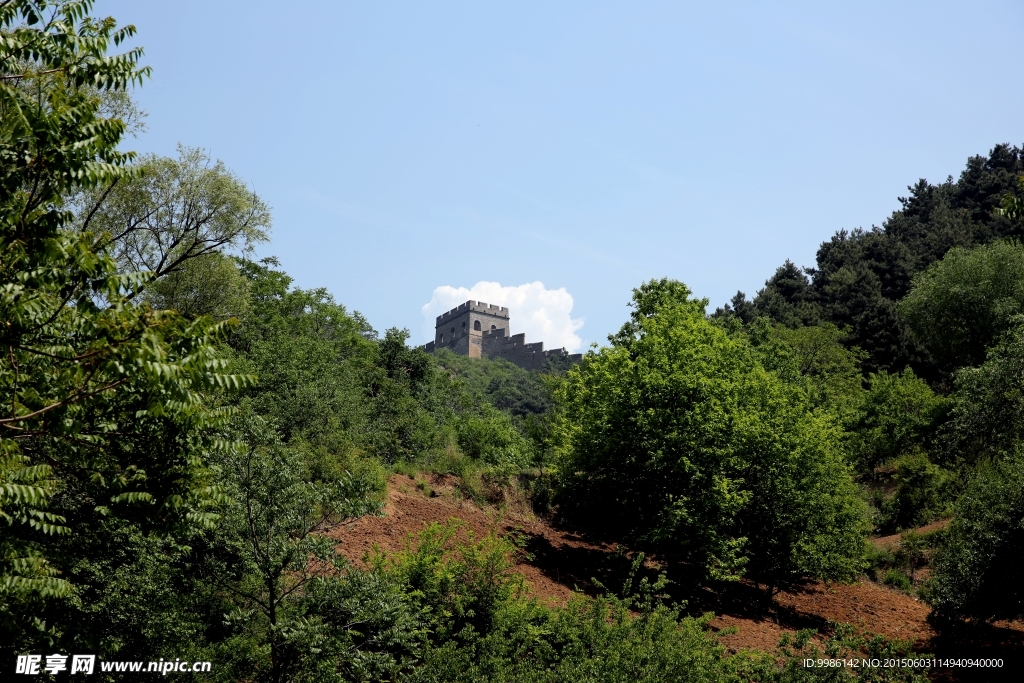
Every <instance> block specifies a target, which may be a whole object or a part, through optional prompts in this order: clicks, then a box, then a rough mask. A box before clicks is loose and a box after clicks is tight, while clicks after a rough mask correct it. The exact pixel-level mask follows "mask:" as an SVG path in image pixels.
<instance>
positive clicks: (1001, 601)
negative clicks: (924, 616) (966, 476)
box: [929, 448, 1024, 620]
mask: <svg viewBox="0 0 1024 683" xmlns="http://www.w3.org/2000/svg"><path fill="white" fill-rule="evenodd" d="M1022 553H1024V452H1022V451H1021V449H1019V448H1018V449H1017V450H1016V451H1015V452H1014V453H1013V454H1011V455H1009V456H1007V457H1006V458H1004V459H1001V460H996V461H990V462H986V463H983V464H982V465H981V466H980V467H979V468H978V469H977V471H976V472H975V473H974V476H973V477H972V478H971V480H970V482H969V483H968V484H967V487H966V490H965V491H964V493H963V495H962V496H961V497H960V499H959V500H958V501H957V503H956V507H955V509H954V512H953V521H952V522H951V523H950V526H949V530H948V532H947V534H946V538H945V542H944V543H943V545H942V547H941V548H940V550H939V554H938V556H937V557H936V559H935V565H934V571H935V578H934V581H933V583H932V586H931V591H930V596H929V598H930V602H931V604H932V608H933V609H934V611H935V613H936V614H937V615H938V616H939V617H940V618H945V619H954V618H957V617H969V618H974V619H983V620H992V619H1017V618H1020V617H1021V616H1022V615H1024V594H1022V589H1024V588H1022V587H1024V571H1022V568H1021V563H1020V557H1021V554H1022Z"/></svg>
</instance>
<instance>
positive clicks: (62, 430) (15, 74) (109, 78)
mask: <svg viewBox="0 0 1024 683" xmlns="http://www.w3.org/2000/svg"><path fill="white" fill-rule="evenodd" d="M90 6H91V2H88V1H83V2H57V3H55V4H49V3H45V2H9V3H4V4H3V5H2V6H0V25H2V26H3V28H4V40H3V43H2V45H0V65H2V68H3V73H2V78H0V109H2V112H0V114H2V115H0V121H2V124H0V160H2V164H0V166H2V169H3V171H2V177H0V282H2V283H3V284H2V287H0V320H3V321H4V323H3V325H2V326H0V349H2V351H3V353H2V354H0V404H2V405H3V406H4V407H5V408H4V411H5V412H4V413H2V414H0V476H2V479H0V510H2V511H3V516H4V517H3V518H4V520H5V521H6V522H7V523H8V524H13V525H15V527H14V530H13V532H12V533H8V534H5V535H4V536H3V538H2V540H0V585H2V586H3V588H2V594H3V595H8V594H12V593H13V594H19V595H23V594H25V593H26V592H37V593H40V594H44V595H68V594H69V592H70V590H71V587H70V586H69V585H68V584H66V583H64V582H62V580H61V579H59V578H57V577H55V576H54V573H53V572H52V571H51V570H50V569H48V563H47V561H46V556H45V549H46V547H47V546H48V544H49V543H50V539H49V537H51V536H53V535H54V534H59V533H68V532H69V528H68V527H66V526H64V522H65V520H64V519H63V518H62V517H61V516H60V515H57V514H54V513H53V512H50V511H48V510H47V506H48V502H49V500H50V498H51V497H52V495H53V493H54V492H55V490H56V489H57V488H59V486H60V482H62V481H66V480H76V481H82V482H86V483H87V485H88V486H87V487H88V488H89V489H90V491H91V493H92V494H93V496H94V501H95V502H94V505H95V506H96V509H97V510H99V511H101V512H103V513H104V514H107V513H111V512H118V511H121V510H123V509H124V508H131V509H132V510H138V509H142V510H146V511H147V515H146V516H148V519H149V520H150V521H151V522H159V523H162V524H163V525H164V526H167V525H168V524H173V523H181V522H198V523H203V524H209V523H211V521H212V517H211V514H210V512H209V510H208V509H207V508H208V507H209V505H210V504H211V503H212V501H213V499H214V497H215V496H214V491H215V487H212V486H211V484H212V482H210V481H209V479H208V477H207V476H206V474H205V472H204V467H203V454H204V450H205V449H208V448H209V447H211V446H212V445H213V444H212V443H211V442H209V440H207V441H206V442H205V443H204V437H203V435H202V429H203V428H204V427H212V426H216V425H217V424H219V423H220V422H221V421H222V419H223V414H222V413H221V412H218V411H216V410H211V409H209V408H208V407H207V404H206V402H205V401H204V398H203V395H202V392H204V391H215V390H220V389H224V388H228V387H239V386H241V385H242V384H244V383H245V382H246V378H244V377H240V376H238V375H229V374H225V372H224V369H225V365H224V364H223V362H222V361H220V360H219V359H218V358H217V357H216V354H215V347H214V345H215V342H216V340H217V338H218V337H220V336H221V335H223V332H224V328H223V326H218V325H212V324H210V322H209V321H207V320H198V321H192V322H189V321H186V320H184V319H183V318H181V317H180V316H178V315H176V314H175V313H173V312H166V311H154V310H152V309H151V308H150V307H148V306H137V305H133V304H131V303H130V302H129V298H130V292H131V290H132V289H133V288H134V287H137V286H140V285H141V284H142V283H144V282H145V281H146V278H145V277H144V276H142V275H138V274H125V273H122V272H119V271H118V269H117V266H116V263H115V262H114V260H113V259H111V258H110V257H109V256H108V255H106V253H104V252H103V251H102V250H101V245H102V243H103V240H104V237H103V236H102V235H97V234H96V233H94V232H92V231H91V229H92V226H90V222H89V217H88V216H87V217H86V218H85V220H83V221H80V222H78V223H75V221H74V217H73V216H72V214H71V213H70V212H68V211H66V210H65V209H64V199H65V198H66V197H68V196H71V195H74V194H75V193H77V192H79V191H83V190H90V189H93V188H97V187H101V186H104V185H108V186H109V185H110V184H113V183H115V182H118V181H120V180H122V179H127V178H130V177H131V176H132V173H131V172H130V171H129V169H127V168H126V164H127V163H128V162H129V161H130V160H131V158H132V157H131V155H130V154H128V153H124V152H121V151H118V149H117V146H118V143H119V142H120V139H121V136H122V134H123V133H124V130H125V124H124V122H123V121H121V120H119V119H116V118H104V117H103V116H102V112H101V104H102V102H101V98H100V97H99V96H98V95H97V92H100V93H102V92H105V91H110V90H123V89H124V88H125V87H127V86H129V85H131V84H133V83H137V82H139V81H141V79H142V78H143V77H144V76H146V75H147V74H148V69H145V68H140V67H139V66H138V64H137V61H138V59H139V57H140V56H141V51H140V50H138V49H134V50H131V51H129V52H127V53H125V54H122V55H117V56H107V55H106V51H107V49H108V48H109V47H111V46H114V45H117V44H119V43H121V42H122V41H123V40H125V39H126V38H128V37H130V36H131V35H132V34H133V33H134V29H133V28H132V27H130V26H129V27H123V28H118V27H117V26H116V24H115V22H114V21H113V20H112V19H104V20H94V19H92V18H89V17H88V16H86V15H87V12H88V10H89V8H90ZM19 22H20V23H19ZM72 224H77V226H78V228H79V229H77V230H74V229H72Z"/></svg>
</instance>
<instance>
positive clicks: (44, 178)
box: [0, 0, 1024, 683]
mask: <svg viewBox="0 0 1024 683" xmlns="http://www.w3.org/2000/svg"><path fill="white" fill-rule="evenodd" d="M91 9H92V4H91V2H88V1H85V0H74V1H69V0H61V1H58V2H56V3H52V4H50V3H38V2H29V1H28V0H15V1H12V2H7V3H0V27H2V31H0V32H2V36H3V41H2V42H0V60H2V68H3V73H2V75H0V117H2V118H0V164H2V175H0V212H2V216H0V405H2V406H3V408H2V409H0V659H2V660H3V661H4V662H5V663H4V664H3V666H4V667H8V666H13V665H14V662H15V661H16V660H17V659H18V657H19V656H22V657H24V656H25V655H27V654H30V653H36V654H39V653H45V654H49V653H65V654H71V653H92V654H95V655H97V657H98V658H99V660H100V661H143V662H150V661H157V660H166V661H172V660H173V661H177V660H188V661H208V662H211V663H212V667H211V669H210V670H209V671H208V672H204V673H201V674H196V675H195V677H196V678H197V679H201V680H215V681H257V680H258V681H264V680H265V681H273V682H275V683H279V682H284V681H439V682H440V681H467V682H468V681H524V682H525V681H595V682H596V681H627V680H628V681H631V682H635V683H638V682H641V681H651V682H652V683H653V682H654V681H737V682H739V681H762V682H768V681H787V682H796V681H811V680H832V681H844V680H865V681H868V680H870V681H916V680H925V675H926V673H928V669H927V668H926V667H921V666H917V667H915V666H912V665H905V663H903V664H900V665H899V666H894V667H889V668H877V669H872V668H831V669H829V670H827V671H825V670H821V669H814V668H807V667H806V666H804V662H805V660H806V659H807V658H811V659H814V658H820V657H828V658H832V659H835V658H837V657H854V656H856V657H862V656H863V657H878V658H882V659H884V658H887V657H897V658H899V657H910V656H911V655H914V653H915V652H916V651H918V650H920V649H921V647H922V644H921V643H915V642H912V641H910V640H908V641H902V640H892V639H889V638H886V637H883V636H876V635H875V630H878V629H874V630H873V627H872V624H871V623H860V624H855V625H852V626H850V625H842V624H835V623H831V624H830V623H828V622H821V623H819V622H815V623H814V624H810V625H808V624H802V625H801V626H800V629H795V628H794V629H791V630H792V631H793V633H789V632H787V634H786V635H785V636H784V638H783V641H782V642H781V643H780V644H779V645H778V647H771V648H767V649H746V650H744V649H741V650H740V651H739V652H733V651H730V650H727V649H726V648H725V647H724V646H723V645H722V644H721V641H720V636H719V635H718V634H716V633H715V632H714V631H713V630H712V628H711V626H710V624H711V622H712V621H713V618H714V615H713V614H710V613H708V614H704V613H703V608H702V605H706V604H709V603H710V602H714V600H718V601H719V603H718V604H723V603H724V602H725V601H726V600H725V597H724V596H729V595H734V594H735V591H737V590H744V591H747V592H746V593H743V595H745V596H750V597H748V598H745V600H746V602H747V603H748V604H747V606H746V608H747V609H750V610H754V611H755V612H756V614H758V615H760V618H763V619H775V620H776V621H777V622H778V623H784V620H785V610H784V609H783V608H782V607H781V606H780V603H779V602H778V601H777V600H778V596H779V595H780V592H781V591H800V590H805V589H807V587H808V586H811V587H814V586H819V587H820V586H826V588H825V589H821V590H823V591H824V590H828V589H827V586H828V585H834V584H844V585H845V584H851V583H854V582H869V583H870V585H875V584H882V585H885V586H889V587H891V588H892V589H893V592H892V594H893V595H897V593H896V591H899V592H901V593H903V594H906V595H911V596H914V597H915V598H918V599H921V600H924V601H926V602H927V604H928V605H929V607H930V609H931V610H932V620H933V625H934V628H935V629H938V631H939V632H941V633H942V634H946V636H948V638H951V639H953V640H954V641H955V640H956V638H958V637H959V636H958V635H957V634H960V633H962V632H963V631H962V630H958V629H965V628H969V627H972V626H976V625H977V624H986V623H991V622H994V621H997V620H1011V621H1012V620H1019V619H1021V618H1022V617H1024V602H1022V600H1024V598H1022V596H1021V590H1022V588H1021V586H1022V585H1024V581H1022V580H1024V576H1022V573H1024V569H1022V567H1021V563H1020V562H1019V561H1018V558H1020V557H1021V556H1022V555H1024V527H1022V524H1024V522H1022V520H1024V450H1022V448H1021V439H1022V437H1024V385H1022V383H1021V373H1022V370H1024V246H1022V244H1021V243H1020V242H1019V241H1018V237H1019V235H1020V231H1021V230H1022V229H1024V228H1022V226H1024V223H1022V216H1021V215H1020V208H1019V207H1020V202H1021V201H1022V197H1024V189H1022V187H1024V186H1022V185H1021V183H1022V181H1021V178H1022V177H1024V176H1022V174H1024V159H1022V154H1024V152H1022V150H1021V149H1019V148H1016V147H1011V146H1008V145H997V146H996V147H994V148H993V149H992V150H991V152H990V153H989V154H988V156H978V157H972V158H971V159H969V160H968V162H967V167H966V169H965V170H964V171H963V172H962V173H961V175H960V177H959V179H957V180H955V181H954V180H952V179H949V180H947V181H946V182H944V183H941V184H938V185H933V184H930V183H928V182H926V181H924V180H921V181H919V182H918V183H917V184H915V185H913V186H912V187H911V188H910V195H909V197H908V198H906V199H902V200H901V201H902V204H903V207H902V209H900V210H899V211H897V212H895V213H894V214H893V215H892V216H890V217H889V218H888V219H887V220H885V221H884V223H883V224H882V227H881V228H873V229H871V230H855V231H852V232H846V231H840V232H838V233H836V234H835V235H834V236H833V237H832V238H831V239H830V240H828V241H826V242H824V243H823V244H822V245H821V247H820V249H819V251H818V257H817V263H816V265H815V267H814V268H810V269H806V270H803V269H800V268H798V267H797V266H795V265H794V264H793V263H791V262H788V261H787V262H786V263H785V264H784V265H783V266H781V267H780V268H779V269H778V271H777V272H776V273H775V274H774V275H773V276H772V277H771V278H770V279H768V281H767V282H766V284H765V287H764V289H762V290H761V291H759V292H757V294H756V296H755V297H754V298H753V300H748V299H747V298H746V297H745V296H744V295H743V293H738V294H737V295H736V297H735V298H734V299H733V301H732V302H731V304H729V305H728V306H725V307H723V308H720V309H718V310H717V311H716V312H715V313H713V314H711V315H708V314H707V313H706V310H707V306H708V301H707V300H706V299H702V298H699V297H698V296H695V295H694V293H693V292H692V291H691V290H690V289H689V288H688V287H687V286H686V285H685V284H683V283H682V282H681V281H679V280H675V279H669V278H665V279H652V280H649V281H647V282H642V283H637V287H636V289H635V290H634V292H633V297H632V303H631V307H632V312H631V314H630V317H629V319H627V320H624V321H623V323H622V326H621V328H620V329H619V330H617V331H612V333H611V334H610V335H609V337H608V343H607V344H605V345H604V346H601V347H599V348H594V349H592V350H591V351H590V352H588V353H587V354H586V355H585V356H584V358H583V361H582V362H581V363H579V364H577V365H572V366H567V365H564V364H563V365H558V364H556V363H554V362H553V361H552V362H550V364H549V365H548V366H546V367H545V368H544V369H543V371H541V372H530V371H526V370H522V369H520V368H518V367H516V366H514V365H512V364H510V363H507V362H505V361H501V360H493V361H492V360H486V359H470V358H467V357H461V356H456V355H454V354H451V353H449V352H445V351H442V352H438V353H435V354H426V353H424V352H423V351H422V350H420V349H418V348H415V347H413V346H411V345H410V344H409V339H408V337H409V333H408V332H407V331H405V330H399V329H389V330H386V331H383V332H380V331H378V330H376V329H375V328H374V327H373V321H370V320H366V319H365V318H364V317H363V316H362V315H360V314H359V313H358V312H356V311H353V310H350V309H348V308H346V307H345V306H344V305H343V303H339V302H338V301H336V300H335V298H334V296H333V295H332V294H331V293H330V292H328V291H326V290H324V289H302V288H299V287H296V286H294V283H293V280H292V278H291V277H289V275H288V274H287V273H286V272H284V271H283V270H282V267H281V265H280V263H279V262H278V261H276V260H275V259H273V258H257V257H256V256H255V255H254V247H255V246H257V245H267V244H268V243H269V245H270V247H272V246H273V239H274V237H273V235H274V232H273V230H272V212H271V209H270V207H268V206H267V205H266V203H265V202H264V201H263V200H262V199H260V197H258V196H257V195H256V194H254V193H253V192H252V191H251V190H250V189H249V188H248V187H247V185H246V182H245V180H244V179H242V178H239V177H237V176H236V175H235V174H234V173H232V172H231V171H230V170H229V168H228V166H227V165H225V164H224V163H222V162H220V161H216V160H214V159H211V158H210V157H209V156H208V155H207V154H206V153H205V152H204V151H202V150H198V149H193V148H189V147H186V146H182V147H180V149H179V153H178V156H177V157H174V158H165V157H159V156H138V155H135V154H133V153H132V152H130V151H128V149H129V148H130V147H131V143H132V138H131V135H130V133H132V132H133V130H134V129H135V127H137V126H138V125H139V122H140V120H141V119H142V117H143V116H144V114H143V113H142V112H140V111H138V110H137V108H136V107H135V105H134V104H133V102H132V99H131V97H130V89H131V88H132V87H137V86H140V85H143V84H144V82H145V81H146V80H147V79H148V77H149V75H150V74H149V70H148V69H147V68H146V67H144V66H142V64H141V61H140V60H141V59H142V53H141V51H140V50H132V51H128V52H124V53H121V52H118V46H119V45H120V44H121V43H122V42H123V41H124V40H126V39H128V38H129V37H131V36H132V35H133V33H134V29H133V28H132V27H119V26H118V25H117V23H116V21H115V20H113V19H95V18H91V17H90V15H89V13H90V11H91ZM828 229H829V226H823V230H826V231H827V230H828ZM264 248H266V247H264ZM395 475H403V476H405V475H407V476H409V477H411V478H412V479H411V481H416V482H419V488H420V489H421V490H422V492H423V494H424V495H425V496H427V497H429V496H434V497H441V496H446V497H447V500H451V501H457V502H458V503H459V505H466V506H470V507H471V509H472V510H474V511H476V512H477V513H481V511H493V512H495V513H496V514H503V515H507V516H511V517H506V518H508V519H522V520H529V521H530V523H531V524H535V525H542V526H543V528H545V529H549V530H551V529H555V530H558V534H561V535H562V537H565V538H568V537H569V536H572V538H575V539H586V540H585V541H583V540H578V541H574V542H576V543H577V548H583V547H584V546H586V548H587V549H590V550H588V551H587V552H590V551H591V550H593V549H601V548H614V549H615V550H614V551H611V550H609V557H612V558H613V559H615V560H616V561H620V564H621V565H622V566H624V567H626V577H628V578H626V580H625V581H624V582H623V581H618V582H617V583H615V584H609V585H604V584H602V583H601V582H600V581H598V580H596V579H593V580H592V581H591V582H589V583H588V585H587V586H586V587H584V586H580V588H581V589H582V588H586V590H585V591H584V590H581V591H580V592H577V593H576V594H574V595H573V597H572V598H570V599H569V600H568V602H565V601H563V602H561V603H559V602H557V601H556V602H552V601H550V600H541V599H539V598H538V596H537V595H536V594H535V593H533V592H532V591H531V588H530V586H529V585H528V584H527V583H525V582H524V580H523V578H522V576H521V575H520V574H519V573H518V572H517V571H516V567H517V566H519V565H521V564H522V563H524V562H527V561H531V558H530V557H529V553H530V550H529V548H527V547H526V544H525V541H524V540H523V537H522V536H520V535H517V534H516V533H514V532H513V533H507V531H508V529H509V528H511V527H513V526H514V524H510V525H506V526H499V525H498V524H495V525H494V528H493V529H492V530H491V531H490V532H489V533H486V534H476V535H473V534H470V533H467V532H466V529H464V528H462V527H459V526H458V524H454V523H449V524H441V525H439V524H432V525H429V526H423V525H420V527H419V528H415V529H414V531H416V533H415V534H413V536H412V537H410V538H409V539H406V540H405V542H404V544H403V545H402V546H401V547H402V549H401V550H395V549H394V547H397V546H395V545H394V544H393V543H391V544H382V545H388V547H390V548H391V549H389V550H383V549H380V548H377V549H372V548H373V547H374V545H375V544H371V545H370V547H371V551H370V552H369V553H368V554H367V555H366V556H365V557H362V558H358V559H357V558H353V557H351V556H350V555H351V553H349V554H346V552H345V551H346V550H347V548H345V547H339V542H338V541H337V540H336V539H338V538H341V539H344V538H345V536H344V533H343V531H344V529H346V528H349V527H350V526H351V525H352V524H353V523H354V522H356V520H365V519H367V518H369V517H372V516H374V515H382V514H384V512H385V502H386V501H387V500H388V495H389V488H388V481H389V480H393V479H394V478H395ZM439 481H443V482H444V483H445V486H444V487H443V488H444V490H441V487H440V486H438V490H435V489H434V488H432V484H431V483H430V482H435V484H436V482H439ZM391 492H392V493H393V490H392V491H391ZM453 509H454V508H453ZM481 514H483V513H481ZM517 515H518V517H516V516H517ZM552 533H553V532H552ZM887 539H888V540H887ZM390 540H391V541H393V540H394V539H390ZM341 543H342V544H344V540H342V541H341ZM587 544H589V545H587ZM550 552H552V553H554V552H555V551H553V550H552V551H550ZM594 552H595V553H597V552H598V551H597V550H594ZM600 552H603V551H600ZM583 555H584V553H582V552H580V553H577V555H576V556H574V559H573V560H572V561H573V562H577V564H579V558H580V557H581V556H583ZM543 559H544V560H545V561H547V562H549V563H551V564H552V565H553V566H554V567H555V568H556V569H555V572H556V574H555V575H556V577H557V580H561V575H560V574H559V573H558V571H559V570H558V569H557V567H558V566H560V565H559V560H558V559H557V558H555V560H554V561H552V558H551V557H547V558H543ZM568 564H570V561H569V560H568V559H567V560H566V566H568ZM584 566H585V567H586V566H587V565H585V563H584ZM581 571H586V569H584V570H581ZM597 574H598V571H597V568H595V571H594V574H592V575H591V576H597ZM588 578H589V577H588ZM807 590H809V589H807ZM709 596H710V597H709ZM908 600H909V598H908ZM785 623H789V622H785ZM808 626H809V627H808ZM972 633H973V631H972ZM937 642H939V641H937ZM941 642H946V641H941ZM914 656H915V657H916V655H914ZM58 673H59V675H57V674H58ZM177 673H178V672H176V674H177ZM65 675H67V674H65V673H61V672H58V671H51V672H50V673H47V672H45V671H44V672H43V673H42V674H41V678H53V679H54V680H56V679H59V678H60V677H61V676H65ZM94 675H95V676H96V679H97V680H132V679H131V678H126V676H128V675H129V674H125V673H117V672H114V671H107V670H100V668H97V670H96V672H95V673H94ZM186 675H190V676H191V675H193V674H191V673H189V674H186ZM989 680H991V678H990V679H989Z"/></svg>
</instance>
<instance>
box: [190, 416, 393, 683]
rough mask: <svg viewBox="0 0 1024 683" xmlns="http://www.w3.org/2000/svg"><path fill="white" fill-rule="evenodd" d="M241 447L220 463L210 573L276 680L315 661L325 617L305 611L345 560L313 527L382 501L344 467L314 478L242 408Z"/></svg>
mask: <svg viewBox="0 0 1024 683" xmlns="http://www.w3.org/2000/svg"><path fill="white" fill-rule="evenodd" d="M238 429H239V432H240V433H239V434H238V440H239V442H240V445H239V447H237V448H235V449H232V450H230V451H228V452H227V453H226V454H225V455H224V457H223V460H222V461H221V466H222V468H223V472H224V473H225V475H226V490H227V493H228V496H229V499H230V503H229V504H228V505H227V508H226V510H225V514H224V517H225V519H224V523H223V525H222V529H221V531H220V532H219V544H220V545H221V546H222V549H221V553H222V557H225V558H228V560H227V562H226V563H225V564H224V565H223V566H220V565H219V564H214V565H213V571H212V572H211V573H210V575H209V577H208V578H209V580H211V581H214V582H215V583H216V584H217V585H219V586H220V587H221V588H223V589H224V590H226V591H227V592H229V593H230V594H231V595H232V596H233V601H234V603H235V605H236V609H235V610H234V611H233V612H232V613H231V614H229V615H228V621H230V622H231V623H232V624H234V625H235V626H236V627H237V628H238V629H240V631H241V632H242V634H243V638H242V640H244V641H247V640H249V639H252V640H254V641H255V642H256V644H257V648H258V649H265V650H266V654H267V658H268V659H269V663H268V669H269V671H268V672H267V673H268V680H270V681H272V682H273V683H282V682H283V681H286V680H293V678H294V676H295V675H296V673H297V672H298V671H300V670H302V669H303V668H304V667H308V666H310V665H312V664H314V662H315V657H313V655H314V650H315V643H316V642H318V641H319V640H321V639H322V637H321V635H322V634H319V633H318V631H319V630H322V625H321V624H320V623H319V622H318V621H317V620H316V619H310V618H309V616H310V615H308V614H306V613H304V609H303V607H304V605H303V600H304V598H305V597H306V595H307V590H308V588H309V587H310V585H311V583H313V582H315V581H316V580H317V579H321V580H323V579H329V578H330V577H331V576H332V575H334V574H336V573H337V572H338V569H339V568H338V565H339V563H340V562H341V558H340V556H339V555H338V554H337V552H336V550H335V543H334V542H333V541H331V539H329V538H327V537H326V536H324V535H322V534H320V533H319V532H320V531H322V530H324V529H325V528H326V525H327V524H328V523H330V524H340V523H344V522H346V521H350V520H352V519H355V518H357V517H360V516H362V515H365V514H367V513H370V512H373V511H375V510H377V509H378V507H379V503H378V502H376V501H375V500H374V496H373V494H374V491H373V490H372V488H371V485H370V482H368V481H366V480H365V479H361V478H358V477H353V476H352V475H349V474H342V475H341V476H338V477H336V478H332V479H327V480H321V481H311V480H310V477H309V476H308V474H307V473H306V472H304V469H305V464H304V463H303V461H302V459H301V457H299V456H298V454H296V453H295V452H294V451H293V450H292V449H289V448H288V447H286V446H285V445H284V444H283V443H281V441H280V439H279V438H278V436H277V434H276V433H275V432H274V430H273V428H272V426H271V425H269V424H267V423H266V422H265V421H263V420H262V419H260V418H258V417H255V416H246V417H244V418H243V419H242V420H241V424H240V425H239V427H238Z"/></svg>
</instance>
